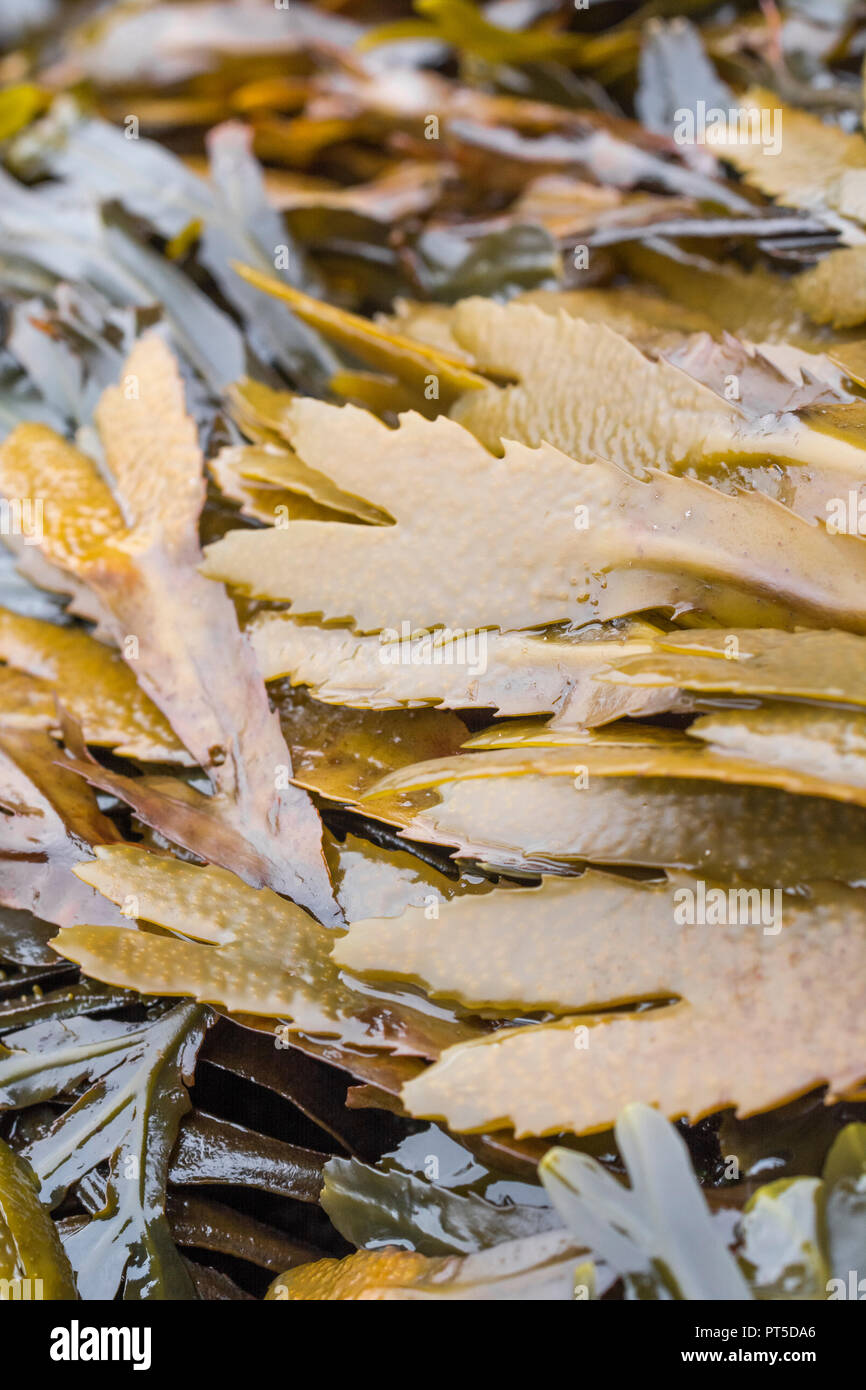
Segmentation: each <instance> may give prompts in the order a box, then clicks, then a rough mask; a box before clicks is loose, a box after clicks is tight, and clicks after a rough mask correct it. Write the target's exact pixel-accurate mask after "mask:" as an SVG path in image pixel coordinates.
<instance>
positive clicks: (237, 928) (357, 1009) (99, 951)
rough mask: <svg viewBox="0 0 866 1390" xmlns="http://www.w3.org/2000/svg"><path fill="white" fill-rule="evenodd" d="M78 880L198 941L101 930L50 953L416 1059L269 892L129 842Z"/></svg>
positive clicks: (64, 940) (298, 918)
mask: <svg viewBox="0 0 866 1390" xmlns="http://www.w3.org/2000/svg"><path fill="white" fill-rule="evenodd" d="M78 873H79V876H81V877H83V879H84V881H85V882H88V883H90V884H91V886H92V887H94V888H97V889H98V890H99V892H101V893H102V894H103V895H104V896H105V897H107V898H109V899H110V900H111V901H113V902H116V903H117V904H118V905H119V906H121V907H123V908H124V909H125V911H126V913H127V915H128V916H130V917H133V918H141V919H142V920H144V921H146V922H153V923H156V924H157V925H158V926H161V927H168V928H171V929H173V930H174V931H178V932H181V931H182V932H183V934H184V936H186V937H192V938H194V939H193V940H192V941H179V940H177V939H176V938H175V937H169V936H155V935H153V934H151V933H145V932H135V931H131V930H128V929H123V928H120V929H117V930H115V931H111V930H108V931H106V930H104V929H103V928H102V927H99V926H87V927H80V928H77V929H75V930H74V931H73V930H72V929H71V928H70V929H69V930H68V931H64V932H61V934H60V935H59V936H58V937H57V938H56V940H55V942H54V944H55V946H56V947H57V950H58V951H60V952H61V954H63V955H65V956H68V957H69V958H70V959H73V960H76V961H77V962H78V964H79V965H81V966H82V967H83V968H84V969H85V970H86V971H87V973H88V974H90V975H93V976H95V977H96V978H97V979H102V980H105V981H106V982H107V983H110V984H114V985H123V986H127V987H129V988H132V989H138V990H140V991H141V993H143V994H157V995H160V994H185V995H192V996H193V998H196V999H199V1000H200V1001H202V1002H203V1003H204V1002H207V1003H216V1004H221V1005H222V1006H224V1007H225V1008H227V1009H230V1010H232V1011H234V1012H239V1013H250V1014H262V1015H264V1016H266V1017H272V1018H273V1017H276V1018H282V1017H285V1018H287V1019H288V1020H290V1021H291V1026H292V1027H293V1028H294V1029H297V1031H299V1032H303V1033H310V1034H313V1035H320V1036H321V1035H325V1036H336V1037H338V1038H339V1039H340V1040H341V1041H342V1042H346V1043H356V1044H358V1043H360V1044H366V1045H367V1046H374V1047H375V1046H382V1047H386V1048H387V1047H390V1048H392V1049H393V1050H395V1051H400V1050H408V1051H412V1050H417V1046H418V1044H417V1043H416V1047H415V1049H413V1047H412V1040H411V1038H409V1039H407V1042H406V1044H405V1048H403V1047H401V1039H400V1031H401V1022H403V1020H401V1016H400V1015H401V1009H400V1004H399V1002H395V1003H394V1005H393V1013H394V1020H395V1021H394V1027H393V1029H392V1031H391V1032H390V1033H389V1031H388V1029H387V1024H386V1020H385V1019H384V1017H383V1015H385V1014H387V1012H388V1007H387V1004H386V1005H385V1006H384V1008H383V1009H382V1010H377V1009H376V1007H375V1003H374V1002H373V1001H371V1000H368V999H365V998H364V997H363V996H362V995H361V994H359V993H358V992H357V991H355V990H353V989H352V988H351V986H349V985H347V984H345V983H344V982H343V980H342V978H341V976H340V972H339V970H338V969H337V968H336V966H335V964H334V962H333V961H332V960H331V954H330V953H331V947H332V944H333V939H334V938H333V935H332V934H331V933H329V932H328V931H327V930H326V929H324V928H323V927H321V926H319V925H318V923H316V922H314V921H313V920H312V918H310V917H309V916H308V915H307V913H305V912H304V911H303V910H302V909H301V908H299V907H296V906H295V905H294V904H293V903H288V902H285V901H284V900H283V899H281V898H279V897H277V895H276V894H275V893H272V892H270V890H268V889H259V890H256V889H254V888H250V887H248V885H246V884H245V883H243V881H242V880H241V879H238V878H236V877H235V876H234V875H233V874H229V873H227V872H226V871H225V870H224V869H215V868H199V867H197V866H195V865H192V864H183V863H181V862H180V861H179V860H177V859H168V858H163V857H161V856H158V855H152V854H148V853H147V852H146V851H142V850H137V849H133V848H132V847H130V846H125V845H121V846H117V847H116V849H114V850H110V849H105V850H103V851H102V852H101V853H100V854H99V855H98V856H97V859H96V861H95V863H93V864H91V865H89V866H87V867H82V868H80V869H79V870H78ZM200 943H207V944H200ZM412 1012H413V1011H412V1010H409V1011H408V1016H409V1017H410V1018H411V1015H412ZM419 1024H420V1026H421V1027H423V1020H420V1019H419ZM404 1028H405V1029H406V1031H407V1032H408V1025H406V1024H405V1023H404ZM444 1031H445V1033H446V1035H447V1029H446V1030H444ZM457 1031H458V1032H459V1031H460V1030H459V1027H458V1029H457ZM420 1046H421V1047H422V1049H423V1047H424V1043H423V1041H422V1043H421V1044H420ZM427 1047H428V1048H429V1047H430V1043H429V1041H428V1042H427Z"/></svg>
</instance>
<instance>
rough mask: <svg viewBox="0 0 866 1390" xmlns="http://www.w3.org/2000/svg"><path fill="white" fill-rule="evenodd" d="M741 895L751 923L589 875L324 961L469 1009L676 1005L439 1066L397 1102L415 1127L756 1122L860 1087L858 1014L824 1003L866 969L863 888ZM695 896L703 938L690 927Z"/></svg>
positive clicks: (713, 894) (416, 918) (550, 1029)
mask: <svg viewBox="0 0 866 1390" xmlns="http://www.w3.org/2000/svg"><path fill="white" fill-rule="evenodd" d="M743 891H744V893H745V897H744V898H743V902H744V903H745V902H750V903H751V908H752V911H753V921H752V922H751V923H748V924H747V923H746V921H745V920H743V919H737V917H736V907H734V908H732V907H731V902H734V903H735V904H737V903H739V902H740V899H739V898H735V899H733V900H730V899H729V896H728V893H727V891H726V890H724V889H719V888H718V887H715V886H714V885H707V884H705V883H703V881H700V883H699V882H698V881H696V880H694V879H691V880H689V879H686V878H685V877H683V878H674V880H673V881H672V883H671V884H670V886H666V887H643V886H640V885H636V884H633V883H624V882H621V881H618V880H616V879H614V878H610V877H607V876H605V875H600V874H586V875H584V876H583V877H582V878H579V879H577V880H576V881H570V880H567V879H565V880H560V881H556V880H551V881H548V882H546V883H545V885H544V886H543V887H542V888H540V889H528V890H523V891H517V892H513V893H509V894H506V895H505V896H504V898H500V896H499V895H495V896H494V897H493V898H487V899H478V900H470V899H467V900H464V901H462V902H457V903H453V904H451V905H449V906H447V907H443V909H442V911H441V914H440V917H439V919H438V921H437V922H434V923H430V922H426V921H424V920H423V918H422V917H421V915H420V914H418V913H417V912H416V913H415V914H414V915H413V914H408V915H407V918H406V919H403V920H401V919H397V920H396V921H389V922H369V923H357V924H355V925H354V926H353V927H352V928H351V929H350V932H349V935H348V936H347V937H346V938H345V939H344V940H343V941H341V942H340V943H339V944H338V945H337V947H336V948H335V954H336V956H337V959H338V960H340V961H341V962H342V964H344V965H346V966H347V967H349V968H350V969H351V970H353V971H354V972H356V973H357V972H361V973H366V974H368V975H370V976H373V977H376V978H389V979H403V980H411V981H413V982H417V983H421V984H423V985H424V986H425V987H426V988H428V989H429V990H430V992H431V993H432V994H434V995H435V996H446V997H449V998H452V999H458V1000H460V1001H461V1002H463V1003H464V1004H467V1005H471V1006H472V1007H473V1008H474V1007H484V1008H491V1009H496V1010H497V1011H501V1010H506V1011H507V1010H515V1009H518V1008H522V1009H523V1010H524V1011H526V1010H530V1011H531V1010H535V1009H538V1010H546V1011H548V1012H552V1013H556V1014H560V1015H570V1014H571V1015H573V1014H574V1012H575V1011H576V1010H588V1009H592V1010H593V1012H594V1013H595V1014H598V1012H599V1011H600V1010H602V1009H604V1008H610V1006H612V1005H615V1004H622V1003H634V1002H637V1001H639V1000H644V1001H646V1000H664V999H667V998H670V997H675V998H677V999H678V1000H679V1001H680V1002H679V1003H676V1004H674V1005H671V1006H668V1007H667V1008H664V1009H662V1010H661V1011H656V1010H653V1011H650V1012H645V1013H640V1014H637V1015H632V1016H631V1017H628V1016H624V1017H619V1018H617V1017H615V1016H608V1017H607V1018H606V1019H599V1018H588V1019H587V1022H588V1023H589V1025H590V1026H589V1027H588V1028H586V1027H584V1028H583V1029H581V1025H580V1020H579V1019H576V1018H575V1017H566V1018H563V1019H561V1020H559V1021H557V1022H555V1023H551V1024H541V1025H534V1026H532V1027H529V1028H522V1029H519V1030H518V1031H516V1032H514V1033H509V1034H506V1035H504V1036H502V1035H500V1036H494V1037H493V1038H491V1039H489V1040H484V1041H482V1042H479V1043H473V1044H471V1045H469V1046H466V1047H461V1048H456V1049H454V1050H450V1051H449V1052H447V1053H446V1054H445V1055H444V1056H443V1057H442V1058H441V1059H440V1061H439V1062H438V1063H437V1064H436V1065H435V1066H434V1067H432V1068H430V1069H428V1070H427V1071H425V1072H423V1073H422V1074H421V1075H420V1076H419V1077H418V1078H417V1079H416V1080H414V1081H411V1082H409V1084H408V1085H407V1086H406V1087H405V1089H404V1098H405V1100H406V1103H407V1105H408V1106H409V1109H410V1110H411V1111H412V1113H413V1114H416V1115H429V1116H436V1117H437V1118H442V1119H445V1120H446V1122H447V1123H449V1124H451V1125H453V1126H454V1127H455V1128H457V1129H485V1128H488V1127H491V1126H493V1127H495V1126H496V1125H499V1124H505V1123H512V1124H513V1125H514V1126H515V1128H516V1130H517V1132H518V1134H548V1133H553V1132H555V1131H556V1130H560V1129H574V1130H575V1131H576V1132H577V1133H581V1132H584V1131H587V1130H593V1129H598V1128H601V1127H603V1126H605V1125H608V1124H610V1123H612V1121H613V1119H614V1118H615V1116H616V1115H617V1114H618V1112H619V1110H620V1109H621V1108H622V1106H623V1105H624V1104H625V1103H626V1101H627V1099H628V1098H629V1097H631V1098H635V1099H638V1100H642V1101H646V1102H648V1103H651V1104H653V1105H657V1106H659V1107H660V1108H661V1109H662V1111H663V1112H664V1113H665V1114H667V1115H669V1116H670V1117H671V1118H675V1117H677V1116H680V1115H685V1116H687V1117H689V1118H691V1119H692V1120H695V1119H698V1118H699V1117H700V1116H701V1115H703V1114H706V1113H708V1112H711V1111H713V1110H717V1109H721V1108H723V1107H724V1106H727V1105H735V1106H736V1107H737V1109H738V1111H739V1112H740V1113H744V1114H749V1113H752V1112H754V1111H756V1110H762V1109H767V1108H768V1107H769V1106H771V1105H777V1104H780V1103H781V1102H782V1101H783V1100H785V1099H786V1098H788V1097H789V1096H792V1095H796V1094H798V1093H800V1092H802V1091H806V1090H809V1089H810V1088H811V1087H813V1086H815V1085H817V1084H819V1083H821V1082H830V1084H831V1086H832V1087H833V1088H834V1089H835V1090H837V1091H845V1090H846V1089H853V1088H854V1087H855V1086H856V1084H857V1083H858V1082H859V1081H860V1080H861V1079H862V1069H863V1048H864V1044H866V1037H864V1034H863V1032H862V1026H861V1025H860V1024H859V1023H858V1021H857V1017H856V1015H857V1013H858V1010H857V1008H856V1006H855V1001H854V1000H853V998H851V996H850V994H849V995H848V997H849V999H850V1002H851V1010H852V1011H851V1014H850V1016H848V1017H847V1018H846V1019H844V1020H842V1019H840V1018H839V1017H838V1015H836V1016H833V1015H831V1014H829V1013H828V1012H827V1010H826V1009H825V1007H824V1004H823V1000H824V999H826V998H828V997H832V998H835V999H839V998H840V997H841V996H842V995H844V994H847V991H846V990H845V986H844V981H845V979H846V978H847V976H848V972H850V971H853V972H854V973H855V974H859V973H860V972H861V971H862V970H863V969H864V967H866V960H864V951H866V916H864V904H863V900H862V897H861V894H860V892H859V890H853V889H845V888H841V887H840V888H834V889H827V890H816V892H815V895H814V897H813V898H811V899H810V900H808V901H805V902H804V901H803V900H802V899H800V898H797V897H793V896H791V897H784V900H783V895H782V894H781V893H778V894H777V895H776V897H775V899H774V898H773V895H772V894H768V893H766V890H765V896H764V898H763V900H762V899H761V893H760V891H759V890H753V896H752V898H751V899H750V898H749V894H748V892H747V891H746V890H743ZM701 894H702V895H703V897H702V902H703V904H704V924H703V925H701V924H700V922H698V924H697V925H695V924H694V922H693V923H692V924H691V925H688V922H689V911H690V910H691V911H692V912H693V914H695V915H697V913H698V912H699V909H698V907H697V899H698V896H699V895H701ZM730 917H733V918H734V919H735V920H734V922H733V924H730ZM576 1030H577V1031H576ZM798 1044H799V1045H798ZM798 1051H799V1053H800V1055H799V1056H798Z"/></svg>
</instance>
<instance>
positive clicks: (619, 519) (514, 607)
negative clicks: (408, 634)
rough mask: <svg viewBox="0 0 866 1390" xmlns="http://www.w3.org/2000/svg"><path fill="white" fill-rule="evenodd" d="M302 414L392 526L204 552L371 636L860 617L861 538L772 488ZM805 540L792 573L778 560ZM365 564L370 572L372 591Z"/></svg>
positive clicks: (210, 561)
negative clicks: (804, 514) (680, 617)
mask: <svg viewBox="0 0 866 1390" xmlns="http://www.w3.org/2000/svg"><path fill="white" fill-rule="evenodd" d="M293 419H294V425H295V429H294V435H293V443H294V447H295V448H296V450H297V452H298V454H299V455H300V456H301V457H302V458H303V459H304V460H305V461H306V462H307V463H309V465H310V466H311V467H313V468H316V469H318V470H320V471H322V472H327V473H328V475H329V476H330V477H332V478H333V480H334V481H335V482H336V483H337V484H338V485H339V487H340V488H341V489H343V490H345V491H348V492H351V493H355V494H357V495H360V496H363V497H367V498H368V499H372V500H374V501H375V502H376V503H377V504H378V505H380V506H383V507H386V508H387V510H388V511H389V513H390V514H391V515H392V517H393V518H394V521H395V524H394V525H392V526H377V527H358V526H352V527H347V526H343V525H334V526H331V525H329V524H324V525H323V524H321V523H316V522H303V521H299V522H297V523H295V524H294V525H292V524H291V523H290V524H289V526H288V528H277V527H274V528H271V529H269V530H263V531H256V532H245V531H240V530H236V531H232V532H230V533H229V534H228V535H226V536H225V537H224V538H223V540H221V541H219V542H217V543H216V545H213V546H211V547H210V548H209V550H208V551H207V555H206V560H205V565H204V572H205V573H206V574H207V575H209V576H210V577H211V578H213V579H222V580H224V581H225V582H226V583H227V584H230V585H233V586H234V587H236V588H237V589H239V590H241V591H242V592H244V593H247V594H250V595H252V596H255V597H263V598H269V599H277V600H283V601H286V602H290V603H291V605H292V611H293V613H295V614H297V615H298V616H306V615H308V614H314V615H321V616H322V617H324V618H325V619H327V620H345V619H346V618H353V619H354V625H355V628H356V629H357V630H358V631H360V632H380V631H382V630H383V629H386V628H395V629H396V630H398V631H399V630H400V624H401V623H402V622H404V621H406V622H408V623H409V624H410V630H412V629H413V628H415V627H419V628H425V629H426V628H430V627H435V626H442V625H444V626H449V627H451V628H455V627H459V628H461V629H462V630H464V631H469V630H472V629H475V628H483V627H498V628H501V629H505V628H521V627H529V626H531V625H534V624H541V623H555V622H559V621H562V620H565V619H573V620H579V621H584V622H587V621H590V620H592V619H602V620H604V619H609V618H617V617H621V616H623V615H626V614H629V613H633V612H635V611H638V610H640V609H646V608H669V609H675V610H677V611H682V610H684V609H692V608H694V609H699V610H700V611H702V612H703V613H705V614H707V615H710V616H712V617H713V618H715V619H717V620H718V621H719V622H725V623H731V624H734V625H736V624H737V619H738V617H739V619H740V620H741V621H742V619H743V618H746V619H747V621H748V620H749V619H750V620H751V623H752V625H757V624H758V623H760V621H761V618H762V616H763V617H764V620H765V621H766V620H767V618H768V617H769V616H770V615H772V618H773V620H774V621H775V622H777V623H778V624H780V625H786V624H787V623H790V622H791V620H792V618H794V617H795V616H797V615H799V617H800V620H801V621H803V622H806V623H808V624H810V625H813V626H818V627H821V626H830V625H835V626H839V627H850V628H851V629H852V630H854V631H860V630H861V629H862V628H863V626H864V623H863V620H862V617H861V615H860V613H859V592H860V589H859V585H860V583H861V577H862V576H866V547H863V546H862V545H861V543H860V540H859V538H858V537H856V536H849V535H843V536H831V535H829V534H828V533H827V532H826V531H824V529H823V528H818V527H815V526H810V525H807V523H806V522H804V521H801V520H800V518H798V517H795V516H793V515H792V514H791V513H790V512H788V511H787V510H786V509H784V508H783V507H781V506H779V505H778V504H776V503H774V502H773V501H771V500H770V499H769V498H767V497H764V496H762V495H761V494H758V493H749V494H743V495H742V496H737V497H731V496H726V495H724V494H722V493H719V492H716V491H715V490H713V489H710V488H707V487H705V486H704V484H702V483H700V482H696V481H693V480H692V479H690V478H672V477H664V476H662V475H660V474H652V475H651V476H649V477H647V479H646V480H645V481H643V480H638V479H636V478H633V477H631V476H630V475H629V474H627V473H625V472H624V471H623V470H622V469H620V468H618V467H617V466H616V465H614V464H612V463H608V462H607V461H606V460H604V459H601V458H598V459H596V460H595V461H594V462H584V463H576V462H575V461H573V460H572V459H569V458H567V457H566V456H565V455H564V454H562V453H560V452H559V451H558V450H557V449H553V448H550V447H549V446H547V445H542V446H541V447H540V448H539V449H537V450H531V449H527V448H525V447H524V446H523V445H520V444H508V445H507V446H506V448H505V453H504V454H503V456H502V457H501V458H497V457H496V456H495V455H493V454H491V453H489V452H488V451H487V450H486V449H484V448H483V447H482V446H481V445H480V444H479V443H478V442H477V441H476V440H475V439H474V438H473V436H472V435H471V434H469V432H468V431H466V430H464V429H462V428H461V427H460V426H459V425H457V424H455V423H453V422H451V421H448V420H445V419H444V418H439V419H438V420H435V421H432V422H430V421H425V420H423V419H422V418H421V417H420V416H418V415H406V416H403V417H402V419H401V423H400V426H399V428H398V429H397V430H390V429H388V428H387V427H386V426H385V425H383V424H382V423H381V422H380V421H378V420H377V419H375V417H374V416H372V415H370V414H367V413H366V412H364V411H359V410H356V409H355V408H354V407H352V406H344V407H342V408H336V407H333V406H328V405H324V404H321V403H319V402H314V401H303V402H299V403H298V404H297V405H296V406H295V407H293ZM527 515H533V516H535V517H536V518H537V522H536V524H535V525H534V526H531V527H529V526H527V525H526V524H525V517H526V516H527ZM735 517H736V520H735ZM482 538H483V543H482ZM794 547H796V548H797V550H798V553H799V554H801V556H803V564H804V569H803V571H802V572H799V571H798V573H797V574H794V573H793V572H792V571H791V570H790V569H789V568H788V567H786V566H783V565H782V564H780V562H779V556H780V555H783V554H787V553H788V552H789V551H790V550H791V549H792V548H794ZM807 553H808V555H809V556H810V557H811V558H810V560H809V561H808V562H807V560H806V555H807ZM361 572H363V573H365V574H370V582H369V583H367V584H365V586H364V588H363V590H361V591H359V589H358V586H357V583H356V580H355V576H356V575H357V574H359V573H361ZM806 574H808V575H809V580H808V582H804V579H805V575H806ZM422 575H423V576H424V582H421V576H422ZM431 576H432V577H433V578H432V582H431V578H430V577H431ZM395 593H396V595H399V597H397V596H395Z"/></svg>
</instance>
